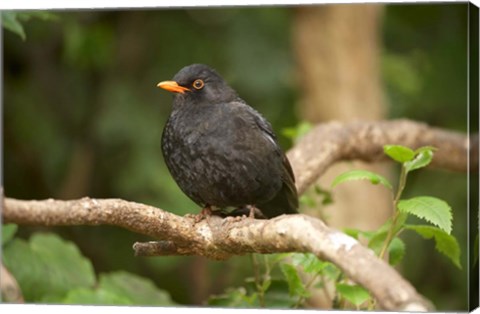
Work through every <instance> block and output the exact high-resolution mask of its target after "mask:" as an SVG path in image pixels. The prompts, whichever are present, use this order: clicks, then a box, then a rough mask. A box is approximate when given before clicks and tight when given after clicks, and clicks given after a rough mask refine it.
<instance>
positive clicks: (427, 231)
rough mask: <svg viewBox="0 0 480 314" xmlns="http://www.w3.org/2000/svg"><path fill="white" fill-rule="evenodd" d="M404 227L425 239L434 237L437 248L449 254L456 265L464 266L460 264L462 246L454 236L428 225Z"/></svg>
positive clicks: (446, 254)
mask: <svg viewBox="0 0 480 314" xmlns="http://www.w3.org/2000/svg"><path fill="white" fill-rule="evenodd" d="M404 228H405V229H407V230H413V231H415V232H416V233H418V234H419V235H421V236H422V237H423V238H425V239H431V238H434V239H435V247H436V248H437V250H438V251H439V252H440V253H442V254H444V255H445V256H447V257H448V258H449V259H450V260H451V261H452V262H453V264H455V266H457V267H458V268H460V269H461V268H462V266H461V265H460V246H459V245H458V242H457V239H456V238H455V237H454V236H452V235H450V234H448V233H447V232H445V231H444V230H442V229H440V228H437V227H433V226H428V225H405V226H404Z"/></svg>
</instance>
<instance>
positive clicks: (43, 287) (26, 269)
mask: <svg viewBox="0 0 480 314" xmlns="http://www.w3.org/2000/svg"><path fill="white" fill-rule="evenodd" d="M3 261H4V263H5V266H6V267H7V268H8V269H9V270H10V272H11V273H12V275H13V276H14V277H15V278H16V279H17V281H18V283H19V285H20V287H21V288H22V292H23V295H24V298H25V300H26V301H28V302H53V301H58V300H62V299H63V298H64V297H65V296H66V295H67V293H68V292H69V291H70V290H72V289H74V288H90V287H93V285H94V283H95V274H94V272H93V267H92V265H91V263H90V261H88V260H87V259H85V258H84V257H83V256H82V255H81V254H80V251H79V250H78V248H77V247H76V246H75V245H73V244H72V243H70V242H67V241H64V240H62V239H61V238H60V237H59V236H57V235H55V234H41V233H38V234H34V235H33V236H32V237H31V238H30V240H29V241H28V242H27V241H25V240H22V239H18V238H15V239H13V240H12V241H11V242H10V243H8V244H7V245H6V246H5V247H4V250H3ZM73 270H74V271H73Z"/></svg>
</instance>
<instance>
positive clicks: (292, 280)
mask: <svg viewBox="0 0 480 314" xmlns="http://www.w3.org/2000/svg"><path fill="white" fill-rule="evenodd" d="M280 269H281V270H282V273H283V275H284V276H285V279H286V280H287V283H288V291H289V293H290V296H306V295H307V294H308V291H307V290H306V289H305V286H304V285H303V282H302V280H301V279H300V276H299V275H298V273H297V269H296V268H295V267H293V266H292V265H290V264H282V265H281V266H280Z"/></svg>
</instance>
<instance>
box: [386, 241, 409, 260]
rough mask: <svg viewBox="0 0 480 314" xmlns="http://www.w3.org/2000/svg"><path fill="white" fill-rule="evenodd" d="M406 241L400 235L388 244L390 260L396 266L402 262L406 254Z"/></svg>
mask: <svg viewBox="0 0 480 314" xmlns="http://www.w3.org/2000/svg"><path fill="white" fill-rule="evenodd" d="M405 250H406V248H405V242H403V241H402V239H400V238H399V237H395V238H393V240H392V242H390V245H389V246H388V262H389V263H390V265H392V266H394V265H397V264H398V263H400V261H401V260H402V259H403V256H404V255H405Z"/></svg>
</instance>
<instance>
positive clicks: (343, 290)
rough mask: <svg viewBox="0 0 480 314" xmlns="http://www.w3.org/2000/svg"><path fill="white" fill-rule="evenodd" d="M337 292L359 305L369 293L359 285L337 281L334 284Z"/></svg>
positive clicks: (367, 297) (368, 296) (365, 299)
mask: <svg viewBox="0 0 480 314" xmlns="http://www.w3.org/2000/svg"><path fill="white" fill-rule="evenodd" d="M335 287H336V289H337V293H338V294H339V295H340V296H341V297H343V298H345V299H346V300H347V301H348V302H350V303H352V304H354V305H356V306H359V305H361V304H362V303H364V302H366V301H367V300H368V299H370V294H369V293H368V291H367V290H365V289H364V288H363V287H361V286H359V285H349V284H345V283H338V284H337V285H336V286H335Z"/></svg>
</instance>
